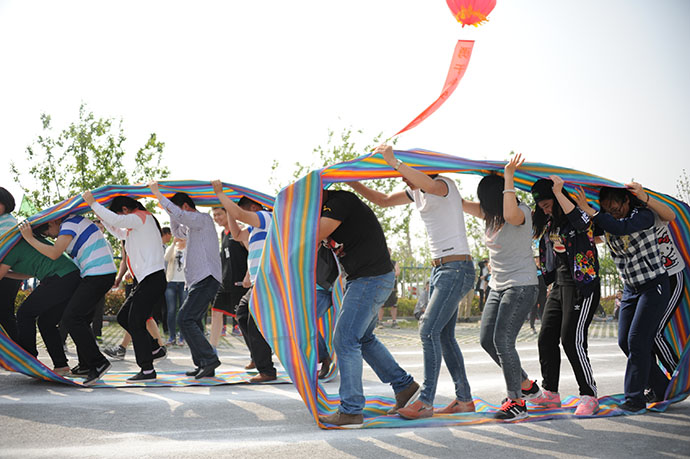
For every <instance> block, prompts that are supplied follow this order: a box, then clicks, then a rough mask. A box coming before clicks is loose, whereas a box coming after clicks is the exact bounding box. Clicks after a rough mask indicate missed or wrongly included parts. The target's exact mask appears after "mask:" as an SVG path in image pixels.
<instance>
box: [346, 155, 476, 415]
mask: <svg viewBox="0 0 690 459" xmlns="http://www.w3.org/2000/svg"><path fill="white" fill-rule="evenodd" d="M375 153H377V154H380V155H382V156H383V159H384V160H385V161H386V163H388V165H389V166H391V167H392V168H394V169H395V170H396V171H398V172H399V173H400V175H402V178H403V181H404V182H405V183H406V184H407V186H408V187H409V188H408V189H407V190H405V191H399V192H396V193H392V194H384V193H381V192H378V191H376V190H372V189H371V188H368V187H366V186H365V185H363V184H361V183H359V182H350V186H351V187H352V188H353V189H354V190H355V191H357V192H358V193H359V194H361V195H362V196H364V197H365V198H366V199H368V200H369V201H371V202H373V203H374V204H376V205H378V206H381V207H390V206H397V205H405V204H410V203H414V204H415V206H416V207H417V210H418V211H419V214H420V215H421V217H422V220H423V221H424V224H425V226H426V230H427V233H428V235H429V246H430V248H431V256H432V257H433V259H432V262H431V264H432V265H433V268H432V271H431V277H430V279H429V281H430V287H429V303H428V305H427V309H426V312H425V313H424V315H423V316H422V319H421V324H420V328H419V334H420V337H421V340H422V348H423V351H424V385H423V386H422V391H421V393H420V395H419V399H417V401H415V402H414V403H412V404H411V405H410V406H408V407H405V408H401V409H398V410H397V411H398V414H400V416H401V417H403V418H405V419H418V418H427V417H431V416H433V414H434V405H433V404H434V397H435V396H436V387H437V384H438V377H439V373H440V371H441V359H443V360H444V361H445V362H446V367H448V371H449V373H450V375H451V378H452V379H453V382H454V384H455V400H453V402H452V403H451V404H450V405H448V406H447V407H445V408H443V409H441V410H438V411H436V412H437V413H443V414H451V413H462V412H468V411H474V402H473V400H472V393H471V389H470V383H469V382H468V380H467V374H466V372H465V362H464V359H463V356H462V352H461V351H460V346H459V345H458V342H457V340H456V339H455V324H456V322H457V317H458V304H459V303H460V300H461V299H462V298H463V297H464V296H465V295H466V294H467V292H469V291H470V290H471V289H472V287H473V286H474V278H475V270H474V264H473V262H472V257H471V256H470V248H469V244H468V243H467V235H466V233H465V217H464V215H463V207H462V197H461V196H460V192H459V191H458V188H457V186H456V185H455V182H453V180H451V179H449V178H447V177H443V176H440V175H426V174H424V173H423V172H420V171H418V170H416V169H413V168H412V167H410V166H408V165H407V164H405V163H404V162H402V161H401V160H399V159H397V158H396V157H395V154H394V152H393V148H392V147H390V146H388V145H381V146H379V147H377V148H376V151H375Z"/></svg>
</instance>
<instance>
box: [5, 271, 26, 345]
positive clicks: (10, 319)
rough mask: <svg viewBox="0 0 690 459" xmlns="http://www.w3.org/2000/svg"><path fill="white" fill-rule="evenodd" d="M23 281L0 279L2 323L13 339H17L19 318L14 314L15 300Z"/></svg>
mask: <svg viewBox="0 0 690 459" xmlns="http://www.w3.org/2000/svg"><path fill="white" fill-rule="evenodd" d="M21 285H22V281H20V280H16V279H8V278H6V277H5V278H3V279H0V325H2V328H4V329H5V333H7V336H9V337H10V338H11V339H12V341H17V318H16V317H15V316H14V301H15V299H16V298H17V292H18V291H19V287H20V286H21Z"/></svg>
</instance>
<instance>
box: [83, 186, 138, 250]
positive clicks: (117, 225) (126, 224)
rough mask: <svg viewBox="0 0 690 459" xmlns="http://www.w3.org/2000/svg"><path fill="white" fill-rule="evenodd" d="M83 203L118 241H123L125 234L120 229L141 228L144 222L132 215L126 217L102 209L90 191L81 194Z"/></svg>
mask: <svg viewBox="0 0 690 459" xmlns="http://www.w3.org/2000/svg"><path fill="white" fill-rule="evenodd" d="M82 198H84V201H85V202H86V203H87V204H88V205H89V206H91V209H93V212H94V213H95V214H96V215H98V218H100V219H101V221H102V222H103V226H105V227H106V229H107V230H108V231H110V232H111V233H112V234H113V236H115V237H116V238H118V239H125V237H126V236H127V232H126V231H123V230H122V229H123V228H125V229H134V228H138V227H140V226H142V225H143V224H144V222H143V221H142V220H141V218H139V217H138V216H136V215H134V214H128V215H118V214H116V213H115V212H112V211H111V210H109V209H106V208H105V207H103V206H102V205H101V204H100V203H98V202H96V199H94V197H93V194H91V192H90V191H86V192H84V194H82Z"/></svg>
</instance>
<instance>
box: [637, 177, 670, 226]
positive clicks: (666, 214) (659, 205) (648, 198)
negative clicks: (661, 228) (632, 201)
mask: <svg viewBox="0 0 690 459" xmlns="http://www.w3.org/2000/svg"><path fill="white" fill-rule="evenodd" d="M625 187H626V188H627V189H629V190H630V191H631V192H632V194H634V195H635V196H636V197H637V199H639V200H640V201H642V202H644V203H646V204H647V207H649V208H650V209H652V210H653V211H654V212H656V213H657V215H659V218H661V219H662V220H663V221H665V222H670V221H673V220H674V219H675V218H676V213H675V212H674V211H673V209H671V208H670V207H669V206H668V205H666V204H664V203H663V202H661V201H660V200H658V199H657V198H655V197H654V196H652V195H651V194H649V193H647V192H646V191H645V190H644V189H643V188H642V185H640V184H639V183H637V182H630V183H626V184H625Z"/></svg>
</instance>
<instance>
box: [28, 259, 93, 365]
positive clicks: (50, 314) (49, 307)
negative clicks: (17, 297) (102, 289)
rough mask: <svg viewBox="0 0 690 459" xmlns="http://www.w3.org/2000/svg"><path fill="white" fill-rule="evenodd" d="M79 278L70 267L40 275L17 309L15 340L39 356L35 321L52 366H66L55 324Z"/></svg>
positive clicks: (29, 351)
mask: <svg viewBox="0 0 690 459" xmlns="http://www.w3.org/2000/svg"><path fill="white" fill-rule="evenodd" d="M80 281H81V277H79V271H72V272H71V273H69V274H65V275H64V276H62V277H58V276H50V277H46V278H45V279H41V283H40V284H39V285H38V287H36V288H35V289H34V291H33V292H31V295H29V296H28V297H27V299H26V300H24V302H23V303H22V305H21V306H20V307H19V310H18V311H17V339H18V341H17V344H19V345H20V346H21V347H23V348H24V349H25V350H26V351H27V352H28V353H29V354H31V355H33V356H34V357H36V356H38V349H36V323H38V329H39V330H40V331H41V337H42V338H43V343H44V344H45V345H46V349H47V350H48V354H50V358H51V359H52V361H53V366H55V368H62V367H65V366H67V357H65V350H64V349H63V347H62V340H61V339H60V332H59V331H58V328H57V324H58V322H60V319H61V318H62V313H63V311H64V310H65V307H66V306H67V303H68V302H69V299H70V298H71V297H72V294H73V293H74V291H75V289H76V288H77V286H78V285H79V282H80Z"/></svg>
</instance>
